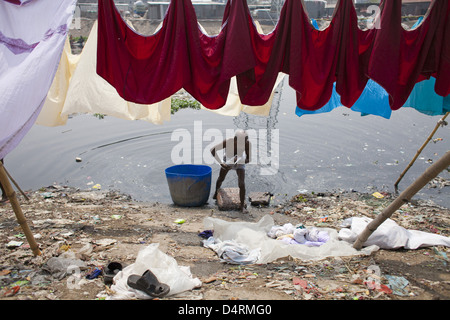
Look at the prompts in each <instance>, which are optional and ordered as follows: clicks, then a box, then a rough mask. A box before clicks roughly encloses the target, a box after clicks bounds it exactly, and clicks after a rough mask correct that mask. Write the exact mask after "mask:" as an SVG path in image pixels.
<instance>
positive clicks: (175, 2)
mask: <svg viewBox="0 0 450 320" xmlns="http://www.w3.org/2000/svg"><path fill="white" fill-rule="evenodd" d="M401 5H402V4H401V1H400V0H395V1H382V5H381V7H382V10H381V16H380V17H379V19H380V23H381V28H380V29H376V28H374V29H367V30H361V29H359V26H358V19H357V16H356V11H355V8H354V5H353V2H352V1H351V0H341V1H338V3H337V5H336V8H335V12H334V15H333V17H332V22H331V24H330V25H329V26H328V27H327V28H326V29H324V30H316V29H315V28H314V27H313V26H312V24H311V22H310V20H309V18H308V16H307V13H306V12H305V9H304V7H303V2H302V1H296V0H287V1H285V3H284V5H283V8H282V10H281V13H280V18H279V21H278V23H277V25H276V27H275V29H274V30H273V32H271V33H269V34H261V33H260V32H258V30H257V28H256V27H255V24H254V23H253V20H252V18H251V15H250V12H249V9H248V7H247V4H246V1H228V2H227V5H226V9H225V13H224V18H223V24H222V29H221V31H220V33H219V34H218V35H216V36H208V35H205V34H203V33H202V32H201V31H199V28H198V24H197V18H196V15H195V11H194V8H193V6H192V3H191V1H182V0H172V1H171V2H170V5H169V7H168V10H167V12H166V15H165V17H164V21H163V25H162V27H161V29H160V30H159V31H158V33H156V34H154V35H152V36H142V35H139V34H137V33H135V32H134V31H133V30H131V29H130V28H129V27H128V26H127V25H126V23H125V22H124V21H123V20H122V18H121V17H120V14H119V12H118V11H117V9H116V7H115V5H114V3H113V1H112V0H100V1H99V39H98V52H97V54H98V55H97V58H98V64H97V72H98V74H99V75H100V76H102V77H103V78H105V79H106V80H107V81H108V82H109V83H111V84H112V85H113V86H114V87H115V88H116V90H117V91H118V92H119V94H120V95H121V96H122V97H123V98H124V99H126V100H128V101H134V102H137V103H155V102H158V101H161V100H163V99H165V98H167V97H169V96H171V95H172V94H173V93H174V92H176V91H178V90H180V89H181V88H184V89H186V91H187V92H189V93H190V94H191V95H192V96H193V97H194V98H195V99H197V100H198V101H199V102H200V103H201V104H203V105H204V106H205V107H206V108H208V109H219V108H221V107H222V106H224V105H225V103H226V97H227V95H228V92H229V89H230V80H231V79H232V78H233V77H236V81H237V87H238V92H239V97H240V101H241V103H242V104H244V105H247V106H261V105H264V104H265V103H267V101H268V100H269V98H270V95H271V93H272V91H273V88H274V85H275V83H276V79H277V77H278V74H279V73H284V74H287V75H289V85H290V86H291V87H292V88H293V89H295V91H296V94H297V106H298V107H299V108H300V109H303V110H318V109H320V108H321V107H323V106H324V105H325V104H326V103H327V102H328V101H329V100H330V97H331V95H332V92H333V85H334V83H335V86H336V92H337V93H338V94H339V95H340V100H341V103H342V105H344V106H346V107H352V106H353V105H354V104H355V102H356V101H357V100H358V98H359V97H360V96H361V94H362V92H363V91H364V89H365V88H366V84H367V81H368V80H369V79H372V80H374V81H376V82H377V83H378V84H380V85H381V86H382V87H383V88H384V89H385V90H386V92H387V93H388V95H389V104H390V108H391V109H392V110H396V109H398V108H400V107H401V106H403V105H404V103H405V102H406V100H407V99H408V96H409V94H410V93H411V91H412V90H413V88H414V85H415V84H416V83H418V82H420V81H422V80H424V79H427V78H430V77H435V78H436V86H435V91H436V93H437V94H439V95H441V96H447V95H448V94H450V81H449V77H450V76H449V75H448V66H449V59H448V57H449V56H450V45H449V44H448V41H445V39H448V36H449V34H450V27H449V25H450V18H449V5H448V1H436V0H434V1H433V2H432V3H431V6H430V9H429V11H428V13H427V15H426V17H425V19H424V20H423V21H422V23H421V24H420V25H419V26H418V27H417V28H415V29H414V30H408V31H406V30H404V29H403V27H402V25H401Z"/></svg>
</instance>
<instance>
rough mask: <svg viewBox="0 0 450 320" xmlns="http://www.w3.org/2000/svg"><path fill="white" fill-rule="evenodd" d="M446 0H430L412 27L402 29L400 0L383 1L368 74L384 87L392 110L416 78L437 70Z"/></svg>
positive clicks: (426, 75)
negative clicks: (421, 19)
mask: <svg viewBox="0 0 450 320" xmlns="http://www.w3.org/2000/svg"><path fill="white" fill-rule="evenodd" d="M448 2H449V1H448V0H444V1H440V0H437V1H436V0H435V1H433V2H432V3H431V5H430V8H429V10H428V12H427V14H426V16H425V17H424V20H423V21H422V23H421V24H420V25H419V26H418V27H417V28H415V29H414V30H405V29H404V28H403V26H402V25H401V14H402V1H401V0H389V1H384V2H383V8H382V13H381V28H380V30H378V32H377V35H376V37H375V39H374V43H373V50H372V53H371V58H370V64H369V69H368V76H369V77H370V78H371V79H373V80H374V81H376V82H378V83H379V84H380V85H381V86H382V87H383V88H384V89H385V90H386V91H387V93H388V94H389V100H390V105H391V109H392V110H397V109H399V108H401V107H402V106H403V105H404V104H405V102H406V100H407V99H408V97H409V95H410V93H411V91H412V90H413V88H414V85H415V84H416V83H417V82H420V81H422V80H424V79H426V78H429V77H430V76H431V75H433V74H436V72H437V71H438V68H439V63H440V56H441V47H442V45H443V40H444V38H443V34H444V26H445V18H446V16H447V12H448ZM448 71H450V70H447V72H448ZM441 81H442V80H441Z"/></svg>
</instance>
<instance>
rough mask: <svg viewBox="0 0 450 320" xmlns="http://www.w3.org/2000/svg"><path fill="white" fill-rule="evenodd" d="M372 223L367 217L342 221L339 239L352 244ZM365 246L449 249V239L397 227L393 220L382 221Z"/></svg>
mask: <svg viewBox="0 0 450 320" xmlns="http://www.w3.org/2000/svg"><path fill="white" fill-rule="evenodd" d="M370 221H372V219H370V218H367V217H353V218H348V219H346V220H345V221H343V223H342V226H343V227H344V228H342V229H341V230H340V231H339V237H340V238H341V239H343V240H345V241H349V242H351V243H353V242H354V241H356V239H357V237H358V235H359V234H360V233H361V232H362V231H363V230H364V229H365V228H366V226H367V225H368V224H369V223H370ZM364 245H365V246H371V245H376V246H378V247H380V248H382V249H399V248H405V249H417V248H421V247H429V246H446V247H450V237H445V236H443V235H439V234H434V233H429V232H424V231H419V230H409V229H405V228H403V227H401V226H399V225H398V224H397V223H396V222H395V221H394V220H391V219H387V220H386V221H384V222H383V223H382V224H381V225H380V226H379V227H378V228H377V229H376V230H375V231H374V232H373V233H372V234H371V235H370V237H369V238H368V239H367V241H366V242H365V243H364Z"/></svg>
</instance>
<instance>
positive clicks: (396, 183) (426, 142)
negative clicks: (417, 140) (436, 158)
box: [394, 112, 450, 191]
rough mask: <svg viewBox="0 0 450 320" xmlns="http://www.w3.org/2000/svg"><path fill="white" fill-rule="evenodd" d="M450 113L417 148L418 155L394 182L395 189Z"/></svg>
mask: <svg viewBox="0 0 450 320" xmlns="http://www.w3.org/2000/svg"><path fill="white" fill-rule="evenodd" d="M449 114H450V112H447V113H446V114H445V115H444V116H443V117H442V119H441V120H439V121H438V123H437V124H436V127H434V130H433V131H432V132H431V134H430V135H429V136H428V139H427V140H426V141H425V142H424V143H423V145H422V146H421V147H420V148H419V150H417V152H416V155H415V156H414V158H413V159H412V160H411V162H410V163H409V165H408V166H407V167H406V168H405V170H403V172H402V174H401V175H400V177H399V178H398V179H397V181H396V182H395V184H394V187H395V191H397V190H398V184H399V183H400V180H402V179H403V176H404V175H405V174H406V172H407V171H408V170H409V168H411V167H412V165H413V164H414V162H415V161H416V159H417V157H418V156H419V155H420V153H421V152H422V151H423V149H424V148H425V146H426V145H427V144H428V142H430V140H431V139H432V138H433V136H434V134H435V133H436V131H437V129H439V126H444V125H445V124H446V122H445V118H447V116H448V115H449Z"/></svg>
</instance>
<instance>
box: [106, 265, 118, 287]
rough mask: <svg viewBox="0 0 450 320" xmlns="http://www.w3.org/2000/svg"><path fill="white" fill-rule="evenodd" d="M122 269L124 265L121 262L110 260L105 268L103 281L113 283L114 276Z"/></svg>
mask: <svg viewBox="0 0 450 320" xmlns="http://www.w3.org/2000/svg"><path fill="white" fill-rule="evenodd" d="M120 271H122V265H121V264H120V263H119V262H110V263H109V264H108V265H107V266H106V268H105V269H103V281H104V283H105V284H112V283H113V278H114V277H115V276H116V274H118V273H119V272H120Z"/></svg>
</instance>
